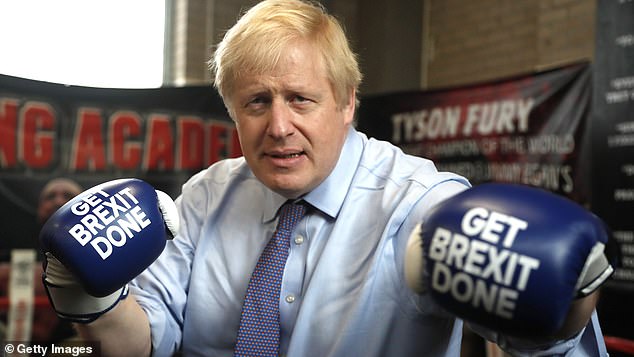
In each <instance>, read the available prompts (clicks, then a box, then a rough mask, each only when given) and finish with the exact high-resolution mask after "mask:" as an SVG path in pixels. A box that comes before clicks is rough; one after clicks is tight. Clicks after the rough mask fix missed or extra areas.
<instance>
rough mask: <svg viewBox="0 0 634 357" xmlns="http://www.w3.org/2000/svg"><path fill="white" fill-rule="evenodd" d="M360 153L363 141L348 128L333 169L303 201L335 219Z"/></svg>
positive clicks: (359, 158)
mask: <svg viewBox="0 0 634 357" xmlns="http://www.w3.org/2000/svg"><path fill="white" fill-rule="evenodd" d="M362 152H363V139H362V138H361V135H360V134H359V133H358V132H357V131H356V130H355V129H354V128H352V127H350V129H349V130H348V134H347V137H346V141H345V142H344V144H343V148H342V150H341V153H340V155H339V160H338V161H337V164H336V165H335V168H334V169H333V170H332V172H331V173H330V175H328V177H326V179H325V180H324V181H323V182H322V183H321V184H319V186H317V187H316V188H315V189H314V190H312V191H311V192H309V193H308V194H307V195H305V196H304V200H305V201H306V202H308V203H309V204H310V205H311V206H313V207H315V208H317V209H318V210H320V211H321V212H323V213H325V214H327V215H328V216H330V217H331V218H336V217H337V215H338V214H339V211H340V210H341V206H343V201H344V199H345V198H346V195H347V193H348V189H349V188H350V184H351V183H352V178H353V177H354V173H355V172H356V171H357V167H358V166H359V161H360V160H361V153H362Z"/></svg>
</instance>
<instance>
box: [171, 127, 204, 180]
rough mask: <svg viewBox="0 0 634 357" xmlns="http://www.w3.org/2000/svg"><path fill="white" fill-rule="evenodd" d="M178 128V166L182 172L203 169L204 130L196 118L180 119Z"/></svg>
mask: <svg viewBox="0 0 634 357" xmlns="http://www.w3.org/2000/svg"><path fill="white" fill-rule="evenodd" d="M177 128H178V138H177V142H178V144H179V145H178V164H177V166H178V167H179V168H181V169H183V170H195V169H200V168H201V167H203V160H204V146H205V128H204V125H203V121H202V119H200V118H197V117H180V118H178V119H177Z"/></svg>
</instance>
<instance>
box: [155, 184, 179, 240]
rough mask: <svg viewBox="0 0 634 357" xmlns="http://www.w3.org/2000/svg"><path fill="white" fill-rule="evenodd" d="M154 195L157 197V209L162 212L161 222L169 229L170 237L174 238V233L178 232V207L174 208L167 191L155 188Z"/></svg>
mask: <svg viewBox="0 0 634 357" xmlns="http://www.w3.org/2000/svg"><path fill="white" fill-rule="evenodd" d="M156 196H157V198H158V205H159V210H160V211H161V213H162V214H163V222H165V227H166V228H167V230H168V231H169V233H170V235H171V238H174V237H176V234H178V229H179V226H180V221H179V218H178V209H176V205H175V204H174V201H173V200H172V198H171V197H170V196H169V195H168V194H167V193H165V192H163V191H161V190H156Z"/></svg>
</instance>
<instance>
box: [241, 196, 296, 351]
mask: <svg viewBox="0 0 634 357" xmlns="http://www.w3.org/2000/svg"><path fill="white" fill-rule="evenodd" d="M305 212H306V207H305V206H304V205H301V204H294V203H290V202H289V203H285V204H284V205H283V206H282V208H280V218H279V222H278V223H277V229H276V230H275V233H274V234H273V238H271V240H270V241H269V243H268V244H267V245H266V247H265V248H264V251H263V252H262V255H260V259H259V260H258V263H257V265H256V266H255V269H254V270H253V274H252V275H251V280H250V281H249V286H248V287H247V295H246V297H245V299H244V304H243V305H242V316H241V318H240V327H239V329H238V337H237V340H236V347H235V350H234V356H277V355H278V354H279V349H280V309H279V304H280V289H281V285H282V275H283V274H284V266H285V265H286V258H287V257H288V250H289V249H290V237H291V233H292V232H293V229H294V228H295V225H296V224H297V222H299V221H300V220H301V219H302V217H303V216H304V213H305Z"/></svg>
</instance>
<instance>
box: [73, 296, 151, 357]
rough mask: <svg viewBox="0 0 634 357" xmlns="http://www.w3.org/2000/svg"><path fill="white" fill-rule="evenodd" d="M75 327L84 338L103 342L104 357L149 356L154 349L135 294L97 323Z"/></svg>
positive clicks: (144, 316)
mask: <svg viewBox="0 0 634 357" xmlns="http://www.w3.org/2000/svg"><path fill="white" fill-rule="evenodd" d="M75 327H76V329H77V332H78V334H79V336H80V337H81V338H82V339H84V340H86V341H96V342H99V344H100V347H101V355H102V356H149V355H150V352H151V349H152V348H151V347H152V342H151V338H150V325H149V322H148V319H147V316H146V315H145V312H144V311H143V309H142V308H141V306H140V305H139V304H138V303H137V302H136V300H135V299H134V296H132V295H130V296H128V297H127V298H126V299H124V300H122V301H120V302H119V303H118V304H117V306H116V307H115V308H113V309H112V310H111V311H108V312H107V313H106V314H104V315H103V316H101V317H99V318H98V319H97V320H95V321H93V322H91V323H89V324H76V325H75Z"/></svg>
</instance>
